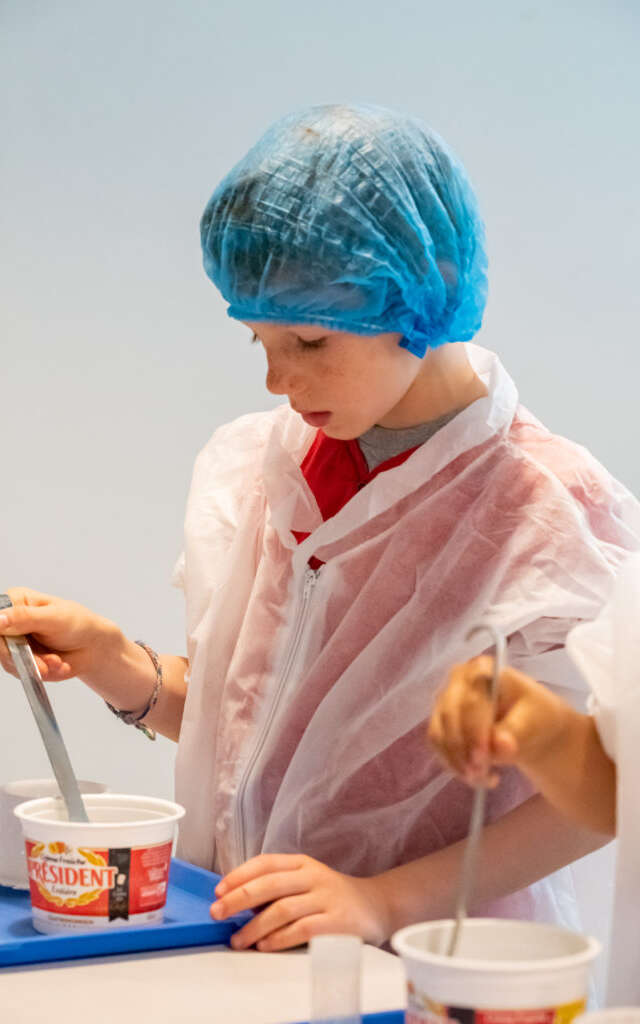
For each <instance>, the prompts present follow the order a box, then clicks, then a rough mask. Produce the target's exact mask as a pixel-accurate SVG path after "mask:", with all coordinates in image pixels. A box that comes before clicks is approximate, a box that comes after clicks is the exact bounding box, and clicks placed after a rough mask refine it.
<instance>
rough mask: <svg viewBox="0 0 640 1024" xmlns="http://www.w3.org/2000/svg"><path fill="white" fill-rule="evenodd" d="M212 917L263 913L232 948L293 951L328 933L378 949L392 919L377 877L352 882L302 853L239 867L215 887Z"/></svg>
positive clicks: (235, 938)
mask: <svg viewBox="0 0 640 1024" xmlns="http://www.w3.org/2000/svg"><path fill="white" fill-rule="evenodd" d="M216 897H217V901H216V902H215V903H213V904H212V906H211V916H212V917H214V918H215V919H216V920H217V921H221V920H224V918H226V917H230V916H231V915H232V914H238V913H239V912H240V911H241V910H251V909H256V908H261V909H259V910H258V912H257V913H256V915H255V917H254V918H253V919H252V920H251V921H249V922H248V923H247V924H245V925H244V927H243V928H241V929H240V930H239V931H237V932H236V933H235V935H234V936H233V937H232V939H231V945H232V946H233V948H234V949H247V948H248V947H249V946H253V945H257V947H258V949H259V950H260V951H261V952H273V951H275V950H279V949H289V948H290V947H291V946H299V945H301V944H303V943H305V942H308V941H309V940H310V939H311V938H312V936H314V935H321V934H325V933H328V932H332V933H336V932H338V933H340V932H346V933H348V934H351V935H360V936H361V937H362V938H363V939H364V941H365V942H370V943H372V944H373V945H376V946H378V945H380V944H381V943H383V942H384V941H385V939H387V938H388V934H389V928H390V926H389V919H388V911H387V907H386V903H385V900H384V898H383V895H382V891H381V887H380V886H379V885H378V883H377V882H376V879H375V878H353V877H352V876H351V875H343V874H341V873H340V872H339V871H334V870H333V869H332V868H329V867H327V866H326V864H321V863H320V861H317V860H314V859H313V858H312V857H307V856H305V855H304V854H275V853H274V854H271V853H266V854H261V855H260V856H258V857H252V858H251V860H248V861H246V863H245V864H241V865H240V867H238V868H235V870H234V871H231V872H230V873H229V874H228V875H226V876H225V878H223V879H222V880H221V881H220V883H219V884H218V886H217V887H216Z"/></svg>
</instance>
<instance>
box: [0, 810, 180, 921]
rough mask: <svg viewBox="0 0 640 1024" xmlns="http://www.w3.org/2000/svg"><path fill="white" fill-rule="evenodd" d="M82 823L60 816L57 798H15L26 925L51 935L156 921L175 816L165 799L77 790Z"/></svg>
mask: <svg viewBox="0 0 640 1024" xmlns="http://www.w3.org/2000/svg"><path fill="white" fill-rule="evenodd" d="M83 799H84V804H85V807H86V809H87V814H88V816H89V823H88V824H87V823H84V822H75V821H68V819H67V815H66V809H65V807H64V804H63V803H62V801H61V800H60V799H59V798H58V799H56V798H52V797H47V798H45V799H42V800H29V801H28V802H27V803H23V804H19V805H18V807H16V809H15V814H16V816H17V817H18V818H19V819H20V822H21V824H22V832H23V836H24V840H25V846H26V855H27V867H28V874H29V888H30V892H31V907H32V912H33V924H34V927H35V928H37V930H38V931H40V932H45V933H47V934H56V933H58V932H68V931H70V930H80V929H83V930H86V929H87V928H109V927H112V926H116V927H117V926H122V925H132V924H133V925H145V924H154V923H155V922H157V921H160V920H162V917H163V913H164V907H165V903H166V899H167V884H168V877H169V865H170V862H171V852H172V848H173V842H174V839H175V836H176V833H177V823H178V821H179V820H180V818H182V817H183V815H184V813H185V812H184V808H183V807H180V805H179V804H175V803H172V802H171V801H169V800H158V799H155V798H153V797H146V796H129V795H126V794H117V793H99V794H91V795H87V796H84V797H83Z"/></svg>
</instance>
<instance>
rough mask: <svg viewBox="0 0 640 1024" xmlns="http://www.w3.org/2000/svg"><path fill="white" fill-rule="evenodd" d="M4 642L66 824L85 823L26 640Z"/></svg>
mask: <svg viewBox="0 0 640 1024" xmlns="http://www.w3.org/2000/svg"><path fill="white" fill-rule="evenodd" d="M10 607H11V599H10V598H9V597H8V596H7V595H6V594H0V609H2V608H10ZM4 641H5V643H6V645H7V648H8V650H9V654H10V655H11V658H12V661H13V664H14V665H15V667H16V671H17V673H18V675H19V677H20V681H21V683H22V686H23V688H24V692H25V693H26V695H27V700H28V701H29V704H30V705H31V710H32V712H33V717H34V718H35V720H36V724H37V726H38V729H39V730H40V735H41V736H42V739H43V742H44V745H45V748H46V751H47V754H48V756H49V761H50V762H51V767H52V768H53V773H54V775H55V777H56V779H57V782H58V785H59V787H60V792H61V793H62V797H63V799H64V802H65V804H66V807H67V814H68V815H69V821H89V817H88V815H87V812H86V809H85V806H84V803H83V800H82V797H81V795H80V789H79V787H78V781H77V779H76V777H75V774H74V772H73V768H72V767H71V761H70V760H69V754H68V753H67V748H66V747H65V745H64V740H63V739H62V734H61V732H60V728H59V726H58V723H57V721H56V716H55V715H54V713H53V708H52V707H51V702H50V700H49V697H48V696H47V691H46V690H45V688H44V685H43V682H42V678H41V676H40V672H39V671H38V666H37V665H36V660H35V658H34V656H33V651H32V650H31V647H30V646H29V641H28V640H27V638H26V637H24V636H5V637H4Z"/></svg>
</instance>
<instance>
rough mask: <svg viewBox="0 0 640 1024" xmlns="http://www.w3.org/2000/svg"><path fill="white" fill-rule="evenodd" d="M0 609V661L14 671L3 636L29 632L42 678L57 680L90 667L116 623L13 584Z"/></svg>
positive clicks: (111, 636) (78, 673)
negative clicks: (9, 604) (7, 605)
mask: <svg viewBox="0 0 640 1024" xmlns="http://www.w3.org/2000/svg"><path fill="white" fill-rule="evenodd" d="M7 593H8V596H9V597H10V598H11V601H12V604H13V607H11V608H2V609H0V665H2V668H3V669H4V670H5V671H6V672H9V673H11V675H14V676H15V675H17V673H16V670H15V667H14V664H13V661H12V659H11V657H10V655H9V651H8V649H7V646H6V644H5V642H4V640H3V639H2V637H3V636H17V635H22V634H24V635H28V636H29V638H30V641H31V647H32V650H33V653H34V656H35V659H36V663H37V665H38V668H39V669H40V674H41V676H42V678H43V679H47V680H50V681H54V682H59V681H61V680H63V679H70V678H72V676H80V675H82V674H83V673H86V672H88V671H90V668H91V663H92V660H93V659H95V658H96V657H98V656H99V655H100V654H101V651H102V650H103V648H104V646H105V643H107V641H108V640H110V639H112V638H113V637H114V636H115V635H116V632H117V627H115V626H114V624H113V623H111V622H109V621H108V620H107V619H103V618H101V617H100V616H98V615H96V614H94V613H93V612H91V611H89V609H88V608H84V607H83V606H82V605H81V604H76V603H75V602H74V601H65V600H63V599H62V598H60V597H52V596H51V595H49V594H40V593H38V591H36V590H27V589H26V588H24V587H16V588H14V589H12V590H9V591H7Z"/></svg>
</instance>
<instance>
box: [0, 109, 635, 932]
mask: <svg viewBox="0 0 640 1024" xmlns="http://www.w3.org/2000/svg"><path fill="white" fill-rule="evenodd" d="M201 237H202V247H203V253H204V264H205V269H206V271H207V273H208V275H209V276H210V277H211V278H212V280H213V281H214V282H215V284H216V285H217V286H218V288H219V289H220V291H221V292H222V294H223V296H224V298H225V299H226V301H227V302H228V303H229V314H230V315H231V316H232V317H235V318H237V319H239V320H241V321H243V322H244V323H246V325H247V327H248V330H249V331H250V332H251V334H252V335H253V336H255V337H256V338H257V339H258V341H259V342H260V343H261V344H262V346H263V348H264V350H265V353H266V357H267V363H268V373H267V381H266V383H267V388H268V389H269V390H270V391H271V392H272V393H274V394H281V395H286V396H287V398H288V403H287V402H285V403H283V404H282V405H280V406H279V407H278V408H276V409H275V410H273V411H271V412H268V413H259V414H250V415H247V416H243V417H241V418H240V419H239V420H236V421H235V422H234V423H232V424H229V425H227V426H225V427H222V428H221V429H219V430H218V431H216V433H215V434H214V436H213V438H212V439H211V441H210V442H209V444H208V445H207V446H206V447H205V449H204V450H203V452H202V453H201V454H200V456H199V458H198V460H197V462H196V466H195V470H194V476H193V482H192V487H191V492H190V496H189V502H188V507H187V514H186V521H185V553H184V557H183V558H182V559H181V561H180V563H179V566H178V568H177V572H176V582H178V583H179V584H180V585H181V586H183V588H184V591H185V597H186V609H187V630H188V659H187V658H181V657H177V656H172V655H162V657H161V659H160V665H161V668H162V671H163V678H164V682H163V686H162V687H161V686H160V682H161V679H160V676H159V673H158V672H157V670H156V668H155V666H154V664H153V663H152V657H153V655H152V657H151V658H150V657H149V653H148V652H147V651H145V650H144V649H142V648H141V647H140V646H137V645H136V644H134V643H132V642H131V641H130V640H128V639H127V638H126V637H125V636H124V635H123V634H122V632H121V631H120V630H119V629H118V627H117V626H116V625H115V624H114V623H110V622H108V621H106V620H104V619H101V618H100V617H99V616H96V615H94V614H93V613H91V612H89V611H88V610H87V609H83V608H81V607H80V606H78V605H74V604H71V603H69V602H65V601H62V600H61V599H58V598H51V597H48V596H46V595H41V594H38V593H36V592H33V591H18V590H15V591H11V597H12V598H13V601H14V605H15V607H14V608H11V609H9V610H8V611H7V612H6V613H5V617H4V621H3V620H2V619H1V618H0V634H2V633H5V634H10V633H11V632H12V631H13V632H28V633H30V634H32V636H33V637H34V638H35V641H36V643H37V644H38V651H39V659H40V664H41V667H42V669H43V671H44V672H45V673H46V674H47V675H48V677H49V678H50V679H65V678H68V677H69V676H71V675H74V674H75V675H79V676H80V678H82V679H83V680H84V681H85V682H86V683H87V684H88V685H89V686H91V687H93V688H94V689H95V690H96V691H97V692H98V693H99V694H100V695H101V696H102V697H104V698H105V699H106V700H107V701H108V702H109V704H110V705H111V706H112V710H113V709H116V710H117V713H120V715H121V716H123V717H124V719H125V721H127V722H129V723H132V724H137V725H138V726H140V725H142V724H143V721H142V720H144V724H146V726H148V727H152V728H154V729H158V730H160V731H161V732H163V733H164V734H165V735H167V736H170V737H171V738H173V739H175V740H177V741H178V742H179V746H178V754H177V761H176V798H177V799H178V800H179V801H180V802H181V803H182V804H184V806H185V807H186V809H187V815H186V819H185V822H184V826H183V828H182V829H181V837H180V847H179V851H180V854H181V855H182V856H183V857H186V858H188V859H189V860H191V861H193V862H194V863H196V864H200V865H202V866H204V867H206V868H209V869H212V870H216V871H220V872H222V873H223V874H224V875H225V876H226V877H225V878H224V879H223V880H222V882H221V883H220V885H219V886H218V889H217V891H216V895H217V897H218V899H217V901H216V902H215V903H214V905H213V907H212V914H213V915H214V916H215V917H218V918H224V917H227V916H228V915H229V914H232V913H235V912H237V911H238V910H240V909H242V908H261V909H260V911H259V912H258V913H257V914H256V915H255V917H254V918H253V919H252V920H251V921H250V922H249V923H248V924H247V925H245V926H244V928H242V929H241V930H240V931H239V932H238V933H237V934H236V935H235V936H234V946H235V947H236V948H243V947H245V946H248V945H252V944H257V946H258V949H265V950H275V949H284V948H287V947H289V946H293V945H296V944H299V943H302V942H305V941H307V940H308V939H309V937H310V936H311V935H313V934H317V933H319V932H322V931H325V932H326V931H348V932H355V933H357V934H360V935H362V936H363V937H364V938H365V939H366V940H367V941H369V942H374V943H382V942H384V941H385V940H386V939H388V937H389V935H390V934H391V932H392V931H393V930H395V929H396V928H398V927H399V926H400V925H402V924H407V923H409V922H411V921H416V920H423V919H425V918H429V917H442V916H448V915H449V914H450V913H451V910H452V907H453V903H454V898H455V891H456V885H457V879H458V875H459V865H460V857H461V850H462V845H463V844H462V843H461V842H460V840H462V838H463V837H464V836H465V834H466V831H467V827H468V821H469V812H470V803H471V795H470V793H469V791H468V788H467V787H466V786H465V785H464V784H463V783H462V782H460V781H459V780H457V779H452V778H451V776H450V775H449V773H447V772H446V771H444V770H443V769H442V766H441V765H440V763H439V761H438V759H437V758H436V757H435V756H434V757H433V758H428V757H427V758H425V755H424V747H423V735H424V724H425V701H426V702H427V705H428V703H429V700H430V699H431V695H432V694H434V693H435V689H436V687H437V686H438V685H439V683H440V681H441V679H442V678H443V674H444V672H445V670H446V668H447V666H449V665H450V664H452V663H453V662H454V661H461V660H464V659H466V658H468V657H470V656H471V655H472V654H474V653H479V651H478V648H475V649H474V648H473V646H472V645H469V644H468V643H467V642H466V640H465V637H466V635H467V633H468V631H469V629H470V627H471V626H473V625H474V624H475V623H476V622H477V621H478V620H479V619H481V618H487V617H490V618H491V619H492V621H493V622H494V624H495V625H496V626H497V627H498V628H501V629H502V630H503V631H504V633H505V634H506V635H508V636H509V638H510V657H511V659H512V663H513V664H514V665H515V666H516V667H518V668H520V669H521V670H527V671H529V672H530V673H531V674H535V675H537V676H538V677H540V678H542V679H544V681H545V682H547V683H548V684H549V685H552V686H553V685H556V686H558V687H560V688H562V687H564V686H565V685H567V681H568V685H569V686H573V685H577V686H581V685H582V684H581V683H580V682H579V681H577V680H576V679H572V678H571V674H570V673H569V671H568V665H567V658H566V656H565V652H564V642H565V637H566V634H567V632H568V630H569V628H570V627H571V626H573V625H574V624H575V623H576V622H578V621H580V620H590V619H593V618H594V617H595V616H596V615H597V613H598V611H599V609H600V607H601V606H602V604H603V602H604V600H605V598H606V596H607V594H608V592H609V590H610V587H611V584H612V582H613V579H614V577H615V573H616V570H617V567H618V565H619V564H620V562H621V561H622V560H623V558H624V557H625V555H626V553H627V551H628V550H630V549H633V548H635V547H637V546H638V532H640V531H639V530H638V523H639V520H638V506H637V504H636V503H635V501H634V500H633V499H632V498H631V496H630V495H629V494H628V492H626V491H625V490H624V488H623V487H621V486H620V485H619V484H618V483H616V482H615V481H614V480H612V479H611V478H610V477H609V475H608V474H607V473H606V471H605V470H604V469H603V468H602V467H601V466H600V465H599V464H598V463H597V462H596V461H595V460H594V459H592V458H591V457H590V456H589V455H588V453H587V452H585V451H584V450H583V449H581V448H578V447H576V446H575V445H572V444H571V443H569V442H568V441H565V440H563V439H561V438H557V437H554V436H553V435H551V434H549V432H548V431H546V430H545V429H544V427H543V426H542V425H541V424H540V423H539V422H538V421H537V420H535V419H534V418H533V417H532V416H531V415H530V414H529V413H528V412H526V410H524V409H523V408H522V407H521V406H520V405H519V404H518V398H517V392H516V389H515V386H514V384H513V382H512V381H511V380H510V378H509V377H508V376H507V374H506V373H505V371H504V369H503V368H502V366H501V365H500V363H499V361H498V359H497V358H496V357H495V356H494V355H492V354H491V353H490V352H488V351H485V350H483V349H479V348H477V347H475V346H472V345H466V344H464V342H466V341H469V340H470V339H471V338H472V337H473V336H474V334H475V333H476V331H477V330H478V328H479V326H480V322H481V318H482V312H483V308H484V304H485V298H486V257H485V250H484V232H483V227H482V222H481V220H480V216H479V213H478V209H477V204H476V200H475V196H474V194H473V191H472V189H471V186H470V184H469V182H468V180H467V178H466V175H465V172H464V170H463V168H462V167H461V165H460V164H459V162H458V161H457V160H456V159H455V157H454V156H453V155H452V154H451V153H450V151H449V150H448V149H447V147H446V146H445V144H444V143H443V142H442V141H441V140H440V139H439V138H438V137H437V136H436V135H435V134H434V133H433V132H431V131H430V130H429V129H427V128H425V127H424V126H423V125H421V124H420V123H419V122H417V121H415V120H413V119H411V118H407V117H403V116H400V115H397V114H393V113H390V112H389V111H385V110H380V109H378V108H372V107H346V106H329V107H317V108H311V109H309V110H304V111H302V112H300V113H297V114H292V115H290V116H288V117H286V118H284V119H283V120H282V121H280V122H278V123H276V124H275V125H274V126H273V127H272V128H271V129H270V130H269V131H268V132H267V133H266V135H265V136H264V137H263V138H262V139H261V140H260V141H259V142H258V143H257V145H256V146H254V147H253V149H252V150H251V151H250V152H249V153H248V154H247V156H246V157H245V158H244V159H243V160H241V161H240V163H239V164H238V165H237V166H236V167H235V168H234V169H233V170H232V171H231V172H230V173H229V175H227V177H226V178H225V179H224V181H223V182H222V183H221V184H220V185H219V186H218V188H217V189H216V191H215V192H214V194H213V196H212V198H211V200H210V202H209V204H208V205H207V209H206V210H205V213H204V216H203V219H202V224H201ZM2 663H3V665H4V666H5V667H6V668H8V669H9V670H10V668H11V666H10V663H9V660H8V658H7V657H6V654H4V653H3V655H2ZM119 709H125V710H124V711H123V710H119ZM524 837H526V843H525V842H524ZM599 842H601V839H598V838H597V837H594V836H593V834H591V833H586V832H584V831H580V830H577V829H575V828H574V827H569V826H568V825H567V824H566V823H565V822H564V821H563V819H562V817H561V815H559V814H558V813H557V812H556V811H555V810H554V809H553V808H552V807H551V806H550V805H549V804H548V803H547V802H546V801H545V800H544V799H543V798H542V797H541V796H540V795H537V794H533V792H532V787H531V785H530V783H529V782H528V781H527V780H526V779H524V778H523V776H522V775H521V774H520V773H519V772H518V771H517V770H516V769H514V768H510V769H507V771H506V773H505V778H504V779H503V783H502V785H501V786H500V787H499V789H496V790H495V791H494V792H493V793H492V794H491V797H490V799H489V812H488V825H487V828H486V830H485V837H484V844H483V860H482V863H481V866H480V871H479V878H478V885H477V896H478V899H477V906H476V907H475V908H474V909H475V911H476V912H478V913H497V914H506V915H512V916H522V917H531V918H545V917H546V918H548V917H552V918H553V917H554V916H557V910H556V908H557V907H559V906H561V905H562V899H561V898H560V900H559V899H558V892H557V890H558V889H560V890H561V889H562V888H563V887H564V886H566V885H567V884H569V882H568V880H567V879H566V877H564V876H562V875H561V876H556V877H555V878H554V879H547V878H546V877H545V876H547V875H548V874H549V873H550V872H552V871H556V869H558V868H559V867H561V866H562V865H564V864H567V863H569V862H570V861H571V860H573V859H575V858H576V857H578V856H581V855H582V854H583V853H585V852H587V851H588V850H590V849H592V848H593V847H594V845H596V844H598V843H599ZM561 895H562V894H561V893H560V897H561Z"/></svg>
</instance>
